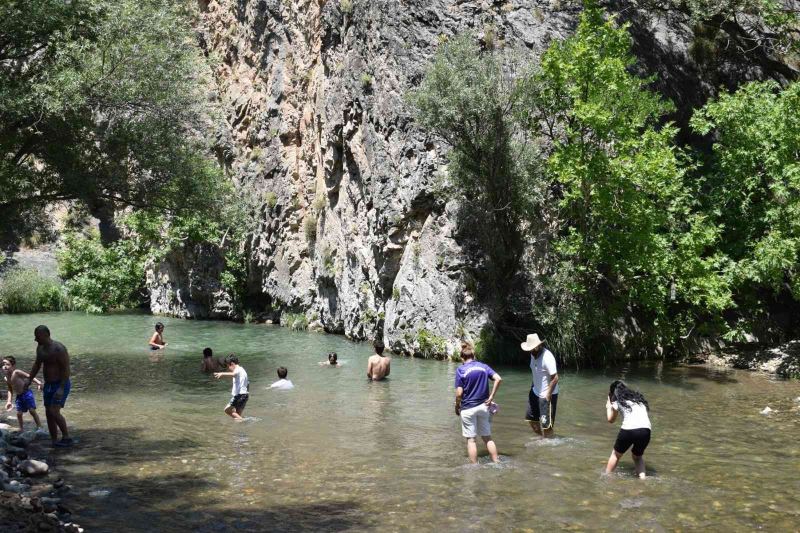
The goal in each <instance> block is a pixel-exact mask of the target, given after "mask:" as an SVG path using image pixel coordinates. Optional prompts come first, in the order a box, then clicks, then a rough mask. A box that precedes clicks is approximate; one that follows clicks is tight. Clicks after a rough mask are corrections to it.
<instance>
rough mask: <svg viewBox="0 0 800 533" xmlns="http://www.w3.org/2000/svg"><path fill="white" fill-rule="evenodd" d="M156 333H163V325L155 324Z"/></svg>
mask: <svg viewBox="0 0 800 533" xmlns="http://www.w3.org/2000/svg"><path fill="white" fill-rule="evenodd" d="M156 331H157V332H159V333H161V332H162V331H164V324H162V323H161V322H156Z"/></svg>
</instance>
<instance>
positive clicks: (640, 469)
mask: <svg viewBox="0 0 800 533" xmlns="http://www.w3.org/2000/svg"><path fill="white" fill-rule="evenodd" d="M649 411H650V406H649V405H647V400H645V399H644V396H642V393H640V392H639V391H635V390H632V389H629V388H628V387H627V386H626V385H625V383H624V382H622V381H620V380H617V381H614V382H613V383H611V387H609V391H608V398H606V418H607V419H608V422H609V423H610V424H613V423H614V421H615V420H616V419H617V413H622V427H621V428H620V430H619V433H618V434H617V441H616V442H615V443H614V449H613V450H611V456H610V457H609V458H608V464H607V465H606V474H610V473H611V472H613V471H614V469H615V468H616V467H617V463H619V460H620V458H621V457H622V456H623V455H625V452H627V451H628V448H630V447H631V446H633V450H632V451H631V454H632V455H633V464H634V465H635V467H636V475H637V476H639V479H645V478H646V477H647V476H646V474H645V472H644V457H643V456H644V450H645V448H647V445H648V444H650V429H651V426H650V417H649V416H648V412H649Z"/></svg>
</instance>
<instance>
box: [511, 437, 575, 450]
mask: <svg viewBox="0 0 800 533" xmlns="http://www.w3.org/2000/svg"><path fill="white" fill-rule="evenodd" d="M583 443H584V441H582V440H581V439H576V438H573V437H553V438H551V439H543V438H541V437H533V438H532V439H531V440H530V441H528V442H526V443H525V447H526V448H540V447H541V448H552V447H555V446H564V447H566V448H575V447H576V446H579V445H581V444H583Z"/></svg>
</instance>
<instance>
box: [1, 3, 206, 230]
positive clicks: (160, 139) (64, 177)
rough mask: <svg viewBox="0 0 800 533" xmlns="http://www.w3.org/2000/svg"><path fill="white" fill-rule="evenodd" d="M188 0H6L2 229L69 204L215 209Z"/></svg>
mask: <svg viewBox="0 0 800 533" xmlns="http://www.w3.org/2000/svg"><path fill="white" fill-rule="evenodd" d="M184 5H185V4H183V3H182V2H179V1H177V0H176V1H168V2H156V1H154V0H144V1H142V0H84V1H80V2H77V1H74V2H65V1H63V0H36V1H27V0H6V1H4V2H2V3H0V43H3V45H2V47H0V226H4V225H6V224H12V223H14V224H17V223H19V221H22V222H26V221H27V220H28V219H29V218H30V217H31V216H32V215H31V213H33V212H35V211H36V210H41V209H42V208H43V207H44V206H46V205H47V204H48V203H50V202H53V201H60V200H77V201H80V202H83V203H85V204H86V205H89V206H93V207H96V206H97V205H102V204H103V203H110V204H112V205H115V206H126V205H130V206H139V207H141V206H145V205H146V206H151V207H154V208H159V209H163V210H168V211H182V210H191V209H193V208H200V207H205V208H207V207H208V206H207V205H206V203H205V201H204V200H205V198H206V197H207V195H206V194H205V193H206V185H207V184H208V182H209V181H213V180H214V179H215V177H216V175H217V174H218V173H219V170H218V168H217V167H216V165H214V164H210V159H209V158H207V157H206V155H205V154H209V150H208V146H206V144H205V141H204V140H203V138H202V132H203V131H205V128H206V126H205V124H207V123H208V122H209V121H208V120H207V116H208V113H209V112H211V109H210V108H209V104H208V99H207V98H206V97H205V95H204V92H203V90H204V86H205V83H204V79H203V77H204V75H205V72H206V69H205V67H204V64H203V60H202V57H201V55H200V53H199V49H198V47H197V46H196V45H195V44H194V42H193V41H194V37H193V30H192V28H191V24H190V23H189V21H188V19H187V13H186V12H185V11H184ZM131 28H135V31H131ZM193 132H200V133H201V135H198V134H197V133H193ZM65 140H68V142H65ZM0 229H2V228H0Z"/></svg>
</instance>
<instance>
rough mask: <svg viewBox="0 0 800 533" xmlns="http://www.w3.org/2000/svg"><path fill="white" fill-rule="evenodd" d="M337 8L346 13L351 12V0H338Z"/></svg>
mask: <svg viewBox="0 0 800 533" xmlns="http://www.w3.org/2000/svg"><path fill="white" fill-rule="evenodd" d="M339 10H340V11H341V12H342V13H343V14H346V15H349V14H350V13H352V12H353V0H339Z"/></svg>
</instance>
